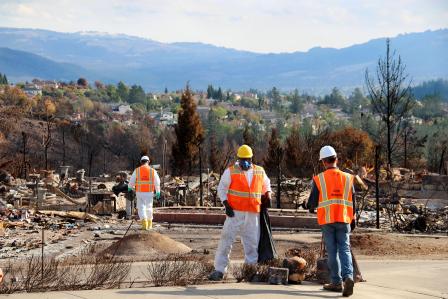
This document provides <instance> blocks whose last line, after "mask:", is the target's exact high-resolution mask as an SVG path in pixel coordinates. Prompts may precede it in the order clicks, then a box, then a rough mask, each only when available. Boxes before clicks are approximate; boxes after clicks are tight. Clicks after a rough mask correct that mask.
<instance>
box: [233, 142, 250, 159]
mask: <svg viewBox="0 0 448 299" xmlns="http://www.w3.org/2000/svg"><path fill="white" fill-rule="evenodd" d="M253 155H254V154H253V153H252V149H251V148H250V146H248V145H246V144H243V145H242V146H240V148H239V149H238V153H237V156H238V158H252V156H253Z"/></svg>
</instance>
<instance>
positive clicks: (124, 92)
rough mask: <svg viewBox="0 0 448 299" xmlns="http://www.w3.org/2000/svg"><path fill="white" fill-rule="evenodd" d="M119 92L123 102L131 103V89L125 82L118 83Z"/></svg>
mask: <svg viewBox="0 0 448 299" xmlns="http://www.w3.org/2000/svg"><path fill="white" fill-rule="evenodd" d="M117 92H118V95H119V96H120V99H121V100H122V101H124V102H129V88H128V87H127V86H126V84H124V83H123V81H120V82H118V84H117Z"/></svg>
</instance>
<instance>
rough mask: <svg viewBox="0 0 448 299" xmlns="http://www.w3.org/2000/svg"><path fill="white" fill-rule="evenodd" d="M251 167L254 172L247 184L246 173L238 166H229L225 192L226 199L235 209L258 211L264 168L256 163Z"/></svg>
mask: <svg viewBox="0 0 448 299" xmlns="http://www.w3.org/2000/svg"><path fill="white" fill-rule="evenodd" d="M252 169H253V172H254V173H253V177H252V183H251V185H250V186H249V184H248V182H247V179H246V175H245V174H244V171H243V170H241V168H240V167H235V166H231V167H229V170H230V186H229V190H228V192H227V200H228V202H229V204H230V206H231V207H232V208H233V209H234V210H236V211H242V212H254V213H259V212H260V205H261V193H262V191H263V179H264V169H263V167H260V166H257V165H253V167H252Z"/></svg>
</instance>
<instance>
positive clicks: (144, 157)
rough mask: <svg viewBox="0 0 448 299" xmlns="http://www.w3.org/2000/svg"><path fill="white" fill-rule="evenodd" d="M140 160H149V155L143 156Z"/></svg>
mask: <svg viewBox="0 0 448 299" xmlns="http://www.w3.org/2000/svg"><path fill="white" fill-rule="evenodd" d="M140 161H149V157H148V156H143V157H142V158H141V159H140Z"/></svg>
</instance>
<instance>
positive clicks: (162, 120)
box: [148, 108, 177, 126]
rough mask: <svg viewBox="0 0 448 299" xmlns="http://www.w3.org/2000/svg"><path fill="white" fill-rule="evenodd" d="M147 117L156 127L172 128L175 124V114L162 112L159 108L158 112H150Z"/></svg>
mask: <svg viewBox="0 0 448 299" xmlns="http://www.w3.org/2000/svg"><path fill="white" fill-rule="evenodd" d="M148 115H149V116H150V117H151V118H153V119H154V121H155V123H156V124H158V125H164V126H174V125H176V124H177V114H176V113H173V112H171V111H163V109H162V108H160V112H150V113H149V114H148Z"/></svg>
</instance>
